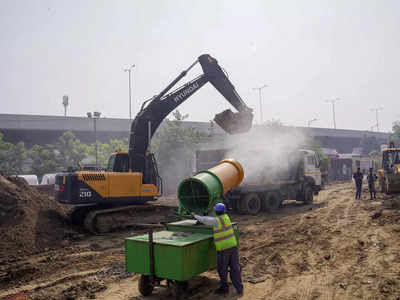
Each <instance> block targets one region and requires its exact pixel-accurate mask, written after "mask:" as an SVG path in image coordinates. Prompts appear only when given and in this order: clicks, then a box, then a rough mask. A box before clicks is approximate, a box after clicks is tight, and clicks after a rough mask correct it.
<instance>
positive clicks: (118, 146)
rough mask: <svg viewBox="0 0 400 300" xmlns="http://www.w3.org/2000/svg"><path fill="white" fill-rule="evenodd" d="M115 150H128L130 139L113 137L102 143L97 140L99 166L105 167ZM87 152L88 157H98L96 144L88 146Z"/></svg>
mask: <svg viewBox="0 0 400 300" xmlns="http://www.w3.org/2000/svg"><path fill="white" fill-rule="evenodd" d="M115 151H120V152H128V139H127V138H125V139H122V140H118V139H113V140H110V141H109V143H100V142H99V141H97V164H98V166H99V167H102V168H105V167H106V166H107V163H108V159H109V157H110V155H111V154H113V153H114V152H115ZM86 154H87V156H88V157H91V158H93V160H95V157H96V144H91V145H89V146H86Z"/></svg>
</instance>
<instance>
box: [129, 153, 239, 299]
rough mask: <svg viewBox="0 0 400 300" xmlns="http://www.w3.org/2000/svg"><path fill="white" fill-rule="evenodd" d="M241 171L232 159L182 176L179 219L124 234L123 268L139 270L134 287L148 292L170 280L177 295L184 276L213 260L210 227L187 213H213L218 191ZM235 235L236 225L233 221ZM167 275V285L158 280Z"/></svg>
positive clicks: (208, 266)
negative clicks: (161, 227) (142, 232)
mask: <svg viewBox="0 0 400 300" xmlns="http://www.w3.org/2000/svg"><path fill="white" fill-rule="evenodd" d="M243 177H244V172H243V168H242V166H241V165H240V163H239V162H237V161H236V160H233V159H226V160H223V161H221V162H220V163H219V164H218V165H217V166H216V167H214V168H211V169H209V170H207V171H201V172H199V173H198V174H197V175H195V176H194V177H191V178H187V179H185V180H183V181H182V182H181V183H180V184H179V187H178V199H179V208H178V214H179V215H180V216H181V217H182V218H183V220H182V221H178V222H173V223H168V224H165V230H163V231H158V232H153V231H152V230H150V231H149V232H148V234H145V235H140V236H135V237H128V238H126V239H125V260H126V270H127V271H128V272H135V273H139V274H142V275H141V277H140V279H139V291H140V293H141V294H142V295H143V296H149V295H151V294H152V292H153V289H154V287H155V286H167V287H169V286H174V287H175V289H176V295H177V298H178V299H179V298H180V295H181V294H182V292H183V291H184V290H185V289H186V288H187V286H188V280H189V279H190V278H192V277H194V276H197V275H199V274H201V273H203V272H205V271H207V270H211V269H214V268H215V267H216V264H217V252H216V249H215V246H214V241H213V228H212V227H210V226H206V225H203V224H200V223H199V222H197V220H193V218H192V216H191V213H192V212H194V213H196V214H198V215H210V214H211V215H212V214H214V212H213V207H214V206H215V204H216V203H218V202H222V199H223V195H224V194H225V193H226V192H228V191H229V190H231V189H232V188H234V187H236V186H238V185H239V184H240V183H241V182H242V180H243ZM232 225H233V229H234V232H235V235H236V238H238V237H239V227H238V225H237V224H236V223H233V224H232ZM163 280H166V282H167V285H162V284H161V282H162V281H163Z"/></svg>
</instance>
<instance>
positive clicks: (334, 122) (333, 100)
mask: <svg viewBox="0 0 400 300" xmlns="http://www.w3.org/2000/svg"><path fill="white" fill-rule="evenodd" d="M339 100H340V99H339V98H336V99H332V100H325V101H326V102H330V103H332V113H333V128H335V129H336V115H335V102H336V101H339Z"/></svg>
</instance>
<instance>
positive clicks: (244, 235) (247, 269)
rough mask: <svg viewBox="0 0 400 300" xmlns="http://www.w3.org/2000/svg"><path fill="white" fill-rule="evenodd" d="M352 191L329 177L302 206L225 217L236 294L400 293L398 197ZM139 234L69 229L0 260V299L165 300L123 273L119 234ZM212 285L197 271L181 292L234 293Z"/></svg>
mask: <svg viewBox="0 0 400 300" xmlns="http://www.w3.org/2000/svg"><path fill="white" fill-rule="evenodd" d="M353 193H354V191H353V185H351V184H350V183H345V184H336V185H331V186H328V187H327V189H326V190H324V191H322V192H321V193H320V195H319V196H318V197H316V198H315V201H314V204H312V205H300V204H299V203H295V202H289V203H286V204H285V205H284V208H283V209H281V210H280V211H279V212H275V213H272V214H267V213H265V214H260V215H258V216H243V215H232V219H233V221H236V222H239V225H240V231H241V233H240V261H241V265H242V276H243V281H244V286H245V292H244V296H243V297H242V298H241V299H287V300H289V299H291V300H292V299H323V300H330V299H371V300H372V299H400V238H399V233H400V211H399V210H398V209H397V207H396V205H397V204H398V202H396V201H397V200H398V201H399V202H400V195H398V196H386V195H382V194H380V193H378V194H377V198H378V199H377V200H376V201H370V200H368V198H369V196H368V197H367V193H364V195H363V199H362V200H355V199H354V196H353ZM163 201H165V202H166V203H168V204H169V205H174V204H175V205H176V204H177V203H176V200H174V199H167V200H162V201H161V202H163ZM162 204H163V203H162ZM395 207H396V208H395ZM154 218H155V220H157V215H155V216H154ZM141 233H143V231H139V230H133V229H130V230H124V231H119V232H112V233H108V234H105V235H101V236H90V235H87V234H84V233H74V234H71V236H69V237H68V239H65V242H64V244H62V245H61V246H60V248H58V249H44V250H43V251H41V252H39V253H34V254H30V255H20V256H15V255H10V256H9V257H5V258H1V259H0V299H1V300H5V299H14V300H16V299H32V300H39V299H41V300H44V299H54V300H56V299H57V300H61V299H65V300H66V299H68V300H70V299H71V300H72V299H104V300H105V299H108V300H134V299H137V300H139V299H152V300H155V299H158V300H160V299H168V298H171V299H173V296H174V295H173V291H172V290H171V289H164V288H156V289H155V290H154V292H153V295H152V296H151V297H147V298H144V297H142V296H141V295H140V293H139V292H138V287H137V284H138V279H139V275H138V274H128V273H126V272H125V266H124V258H125V257H124V238H125V237H128V236H133V235H137V234H141ZM16 250H17V249H16ZM217 287H218V276H217V273H216V272H215V271H210V272H207V273H204V274H202V275H201V276H198V277H196V278H193V279H192V280H190V282H189V289H188V292H187V294H188V297H187V298H189V299H211V300H212V299H236V298H237V297H236V295H235V292H234V289H233V288H231V289H230V290H231V291H230V294H229V295H227V296H223V297H221V296H216V295H214V294H213V290H214V289H215V288H217Z"/></svg>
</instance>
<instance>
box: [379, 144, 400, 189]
mask: <svg viewBox="0 0 400 300" xmlns="http://www.w3.org/2000/svg"><path fill="white" fill-rule="evenodd" d="M378 182H379V187H380V190H381V192H382V193H386V194H392V193H399V192H400V148H396V147H395V145H394V143H393V142H391V143H390V146H389V148H386V149H383V151H382V168H381V169H378Z"/></svg>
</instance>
